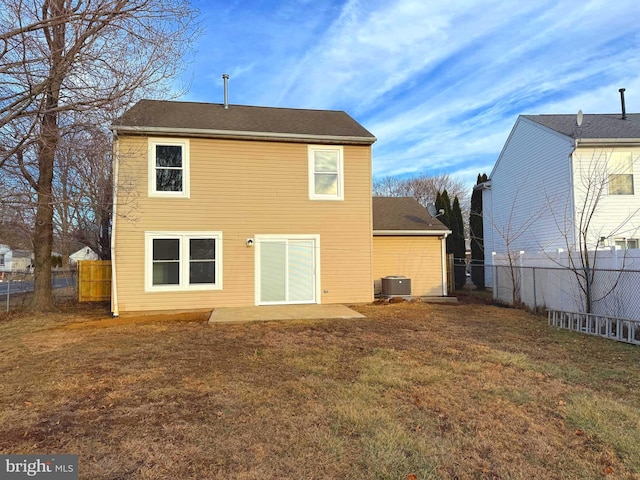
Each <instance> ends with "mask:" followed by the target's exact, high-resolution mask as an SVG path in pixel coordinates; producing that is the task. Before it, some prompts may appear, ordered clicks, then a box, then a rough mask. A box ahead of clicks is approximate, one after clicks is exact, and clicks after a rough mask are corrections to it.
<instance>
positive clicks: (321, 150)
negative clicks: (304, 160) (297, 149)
mask: <svg viewBox="0 0 640 480" xmlns="http://www.w3.org/2000/svg"><path fill="white" fill-rule="evenodd" d="M342 153H343V152H342V147H339V146H326V145H309V198H310V199H312V200H344V173H343V172H344V169H343V156H342Z"/></svg>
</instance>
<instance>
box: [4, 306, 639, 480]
mask: <svg viewBox="0 0 640 480" xmlns="http://www.w3.org/2000/svg"><path fill="white" fill-rule="evenodd" d="M355 309H357V310H358V311H360V312H362V313H364V314H365V315H366V316H367V318H366V319H359V320H317V321H295V322H266V323H251V324H236V325H215V326H209V325H207V324H206V323H205V322H204V320H205V318H206V316H203V315H198V314H194V315H191V316H189V317H186V318H185V317H183V318H182V319H181V320H183V321H175V320H177V319H175V320H172V319H166V318H165V319H161V318H152V319H147V321H144V322H128V321H126V322H125V321H110V320H108V317H107V314H106V312H105V311H104V310H103V309H100V308H98V307H69V308H68V309H67V310H66V311H62V312H57V313H52V314H47V315H32V314H26V313H13V314H11V315H9V316H5V317H0V338H1V339H2V340H1V341H0V353H1V356H0V419H1V421H0V453H23V454H28V453H43V454H44V453H49V454H51V453H75V454H79V455H80V478H82V479H112V480H115V479H130V478H131V479H209V478H211V479H217V478H221V479H229V478H233V479H261V480H264V479H347V478H348V479H402V480H404V479H419V480H424V479H429V478H434V479H435V478H443V479H534V478H536V479H538V478H539V479H599V478H609V479H631V478H640V413H639V412H640V410H639V408H640V394H639V392H640V390H639V388H638V387H639V386H640V385H639V383H640V350H639V349H638V348H637V347H633V346H629V345H624V344H619V343H615V342H612V341H607V340H604V339H600V338H593V337H588V336H581V335H579V334H575V333H570V332H564V331H558V330H554V329H550V328H549V327H548V326H547V324H546V318H544V317H539V316H538V317H536V316H534V315H531V314H528V313H525V312H522V311H518V310H513V309H505V308H498V307H494V306H490V305H479V304H467V305H456V306H452V305H430V304H395V305H369V306H358V307H355Z"/></svg>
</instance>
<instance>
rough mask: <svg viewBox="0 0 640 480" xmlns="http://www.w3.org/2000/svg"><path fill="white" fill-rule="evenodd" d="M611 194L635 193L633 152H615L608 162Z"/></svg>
mask: <svg viewBox="0 0 640 480" xmlns="http://www.w3.org/2000/svg"><path fill="white" fill-rule="evenodd" d="M607 167H608V171H609V195H633V157H632V154H631V152H613V153H612V154H611V156H610V157H609V162H608V164H607Z"/></svg>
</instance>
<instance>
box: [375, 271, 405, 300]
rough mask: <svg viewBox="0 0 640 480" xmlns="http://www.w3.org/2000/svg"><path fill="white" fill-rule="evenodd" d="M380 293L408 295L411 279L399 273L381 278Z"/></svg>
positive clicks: (386, 295) (389, 295)
mask: <svg viewBox="0 0 640 480" xmlns="http://www.w3.org/2000/svg"><path fill="white" fill-rule="evenodd" d="M382 295H383V296H385V297H398V296H403V297H410V296H411V279H410V278H407V277H402V276H399V275H390V276H387V277H383V278H382Z"/></svg>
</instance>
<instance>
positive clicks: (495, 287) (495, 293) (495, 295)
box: [491, 252, 499, 300]
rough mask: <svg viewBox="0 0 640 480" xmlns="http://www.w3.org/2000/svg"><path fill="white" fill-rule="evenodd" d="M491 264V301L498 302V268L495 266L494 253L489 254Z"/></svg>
mask: <svg viewBox="0 0 640 480" xmlns="http://www.w3.org/2000/svg"><path fill="white" fill-rule="evenodd" d="M491 264H492V265H493V299H494V300H498V298H499V297H498V266H497V265H496V252H491Z"/></svg>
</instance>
